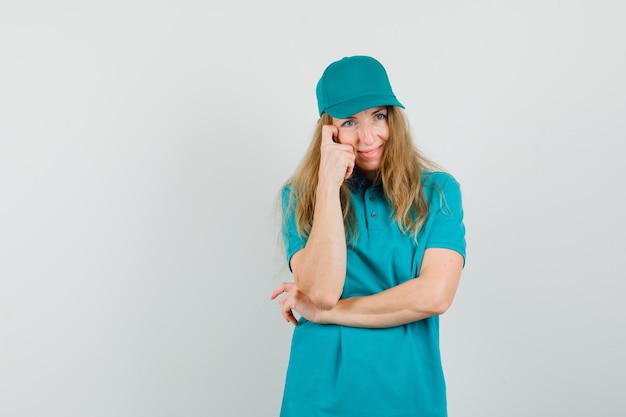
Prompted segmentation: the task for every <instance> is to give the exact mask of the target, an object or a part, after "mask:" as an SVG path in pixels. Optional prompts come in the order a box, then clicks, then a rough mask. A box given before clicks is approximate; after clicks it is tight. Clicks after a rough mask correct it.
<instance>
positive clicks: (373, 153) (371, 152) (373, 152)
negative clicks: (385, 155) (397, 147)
mask: <svg viewBox="0 0 626 417" xmlns="http://www.w3.org/2000/svg"><path fill="white" fill-rule="evenodd" d="M382 149H383V145H380V146H378V147H376V148H373V149H366V150H364V151H358V152H359V155H361V156H362V157H364V158H366V159H373V158H377V157H378V156H380V154H381V152H382Z"/></svg>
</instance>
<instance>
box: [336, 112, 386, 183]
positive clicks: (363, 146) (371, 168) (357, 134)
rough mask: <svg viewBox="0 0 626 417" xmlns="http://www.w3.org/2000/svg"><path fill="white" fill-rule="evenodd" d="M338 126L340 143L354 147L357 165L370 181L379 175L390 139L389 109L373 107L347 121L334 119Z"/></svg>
mask: <svg viewBox="0 0 626 417" xmlns="http://www.w3.org/2000/svg"><path fill="white" fill-rule="evenodd" d="M333 125H334V126H337V128H338V130H339V133H338V134H337V140H338V141H339V143H343V144H346V145H352V147H353V148H354V150H355V153H356V159H355V164H356V166H357V168H358V169H359V171H361V172H362V173H363V174H364V175H366V176H367V177H368V178H370V179H374V178H375V177H376V175H377V172H378V168H380V163H381V161H382V156H383V151H384V147H385V143H386V142H387V140H388V139H389V125H388V124H387V107H384V106H383V107H372V108H369V109H367V110H363V111H362V112H360V113H357V114H355V115H353V116H351V117H348V118H347V119H336V118H333Z"/></svg>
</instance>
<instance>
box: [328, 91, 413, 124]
mask: <svg viewBox="0 0 626 417" xmlns="http://www.w3.org/2000/svg"><path fill="white" fill-rule="evenodd" d="M380 106H398V107H401V108H404V106H403V105H402V103H400V102H399V101H398V99H397V98H395V97H394V96H379V95H376V96H365V97H358V98H355V99H352V100H348V101H345V102H343V103H339V104H335V105H334V106H331V107H329V108H327V109H326V110H324V111H325V112H326V113H328V114H329V115H331V116H332V117H335V118H337V119H346V118H348V117H350V116H354V115H355V114H357V113H359V112H362V111H363V110H367V109H371V108H372V107H380Z"/></svg>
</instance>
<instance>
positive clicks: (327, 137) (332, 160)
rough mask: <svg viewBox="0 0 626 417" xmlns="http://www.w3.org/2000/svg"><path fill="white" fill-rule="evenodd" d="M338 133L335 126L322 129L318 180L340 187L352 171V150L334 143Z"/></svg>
mask: <svg viewBox="0 0 626 417" xmlns="http://www.w3.org/2000/svg"><path fill="white" fill-rule="evenodd" d="M338 133H339V131H338V129H337V126H333V125H326V126H324V127H322V144H321V148H320V151H321V160H320V170H319V176H320V180H329V181H330V182H331V183H333V184H335V185H337V186H341V184H342V183H343V181H344V180H345V179H347V178H349V177H350V175H352V171H354V160H355V154H354V148H353V147H352V145H345V144H341V143H338V142H336V141H335V139H334V138H335V137H336V136H337V134H338Z"/></svg>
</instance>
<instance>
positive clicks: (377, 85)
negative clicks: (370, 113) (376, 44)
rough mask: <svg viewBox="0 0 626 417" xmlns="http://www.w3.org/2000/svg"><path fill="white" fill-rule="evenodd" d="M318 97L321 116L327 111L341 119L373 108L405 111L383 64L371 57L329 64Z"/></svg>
mask: <svg viewBox="0 0 626 417" xmlns="http://www.w3.org/2000/svg"><path fill="white" fill-rule="evenodd" d="M316 94H317V107H318V109H319V113H320V116H321V115H322V113H324V112H326V113H328V114H330V115H331V116H333V117H336V118H338V119H345V118H347V117H350V116H352V115H354V114H356V113H358V112H360V111H363V110H365V109H369V108H371V107H377V106H398V107H402V108H404V106H403V105H402V104H401V103H400V102H399V101H398V99H397V98H396V96H395V94H394V93H393V90H392V89H391V83H390V82H389V77H388V76H387V71H385V68H384V67H383V65H382V64H381V63H380V62H378V61H377V60H376V59H374V58H372V57H369V56H362V55H359V56H349V57H344V58H342V59H340V60H339V61H335V62H333V63H332V64H330V65H329V66H328V67H326V69H325V70H324V73H323V74H322V78H320V80H319V81H318V83H317V88H316Z"/></svg>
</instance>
